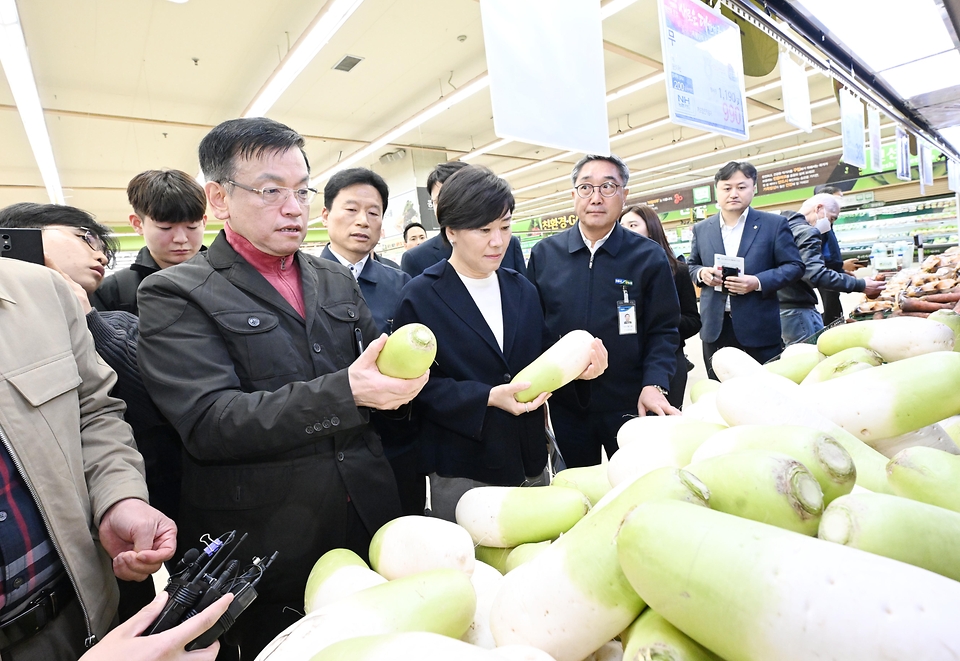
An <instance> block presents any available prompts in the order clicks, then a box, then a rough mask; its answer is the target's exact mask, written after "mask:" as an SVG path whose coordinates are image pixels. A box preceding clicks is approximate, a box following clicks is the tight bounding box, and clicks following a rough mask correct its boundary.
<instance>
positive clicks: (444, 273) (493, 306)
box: [394, 166, 607, 519]
mask: <svg viewBox="0 0 960 661" xmlns="http://www.w3.org/2000/svg"><path fill="white" fill-rule="evenodd" d="M513 208H514V200H513V194H512V193H511V192H510V185H509V184H508V183H507V182H506V181H504V180H503V179H501V178H499V177H497V176H496V175H495V174H493V173H492V172H491V171H489V170H487V169H486V168H481V167H476V166H470V167H466V168H463V169H462V170H460V171H459V172H457V173H455V174H454V175H453V176H452V177H450V178H449V179H448V180H447V181H446V182H445V183H444V185H443V188H442V189H441V191H440V198H439V201H438V205H437V216H438V219H439V222H440V231H441V235H442V236H443V237H444V240H445V241H448V242H449V243H450V244H451V246H452V254H451V256H450V258H449V260H442V261H440V262H438V263H437V264H434V265H433V266H431V267H429V268H427V269H426V270H425V271H424V272H423V273H422V274H421V275H420V276H418V277H416V278H414V279H413V280H411V281H410V282H409V283H408V284H407V285H406V286H405V287H404V289H403V291H402V292H401V295H400V303H399V306H398V308H397V312H396V314H395V315H394V327H395V328H399V327H400V326H402V325H404V324H409V323H412V322H420V323H423V324H426V325H427V326H428V327H429V328H430V329H431V330H432V331H433V333H434V334H435V335H436V337H437V358H436V362H435V364H434V365H433V366H432V367H431V369H430V380H429V381H428V382H427V385H426V386H424V388H423V390H422V391H421V392H420V394H419V395H418V396H417V398H416V399H415V400H414V405H415V406H416V407H417V409H418V412H419V415H420V417H421V421H422V423H421V430H420V435H419V444H420V459H421V466H420V467H421V472H423V473H424V474H427V475H430V478H431V479H430V485H431V500H432V509H433V513H434V514H435V515H436V516H440V517H442V518H446V519H453V514H454V511H455V508H456V503H457V500H458V499H459V497H460V495H462V494H463V492H465V491H466V490H467V489H470V488H472V487H474V486H480V485H490V484H492V485H501V486H519V485H521V484H524V483H525V482H527V483H530V482H533V481H535V479H536V478H538V477H539V476H540V475H541V474H542V472H543V468H544V465H545V464H546V460H547V451H546V447H547V446H546V436H545V433H544V421H545V419H544V410H543V403H544V402H545V401H546V399H547V397H548V396H549V395H548V394H547V393H543V394H541V395H540V396H539V397H537V398H536V399H535V400H533V401H532V402H530V403H528V404H521V403H520V402H518V401H517V400H516V399H515V397H514V395H515V394H516V393H518V392H520V391H521V390H524V389H525V388H527V387H528V386H529V384H524V383H516V384H511V383H510V381H511V380H512V379H513V375H514V374H516V373H517V372H519V371H520V370H521V369H523V368H524V367H526V366H527V365H529V364H530V363H531V362H532V361H533V360H534V359H536V358H537V357H538V356H539V355H540V354H541V353H543V351H544V350H545V349H546V348H547V347H548V346H550V344H552V343H553V342H554V341H556V339H558V338H550V337H548V336H547V330H546V326H545V325H544V322H543V312H542V310H541V308H540V301H539V297H538V295H537V290H536V288H534V286H533V285H532V284H530V282H529V281H528V280H527V279H526V278H524V277H523V276H521V275H520V274H518V273H517V272H516V271H514V270H512V269H507V268H502V269H501V268H499V267H500V262H501V261H502V259H503V255H504V251H505V250H506V248H507V246H508V245H509V241H510V220H511V216H512V213H513ZM606 361H607V356H606V351H605V350H604V349H603V345H602V343H600V341H599V340H596V341H595V347H594V350H593V353H592V363H591V365H590V366H589V367H588V368H587V369H586V370H585V371H584V373H583V374H582V375H581V376H580V378H581V379H591V378H594V377H596V376H598V375H599V374H601V373H602V372H603V370H604V369H606Z"/></svg>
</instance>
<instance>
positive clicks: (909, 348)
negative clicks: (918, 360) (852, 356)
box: [817, 317, 955, 363]
mask: <svg viewBox="0 0 960 661" xmlns="http://www.w3.org/2000/svg"><path fill="white" fill-rule="evenodd" d="M954 342H955V337H954V334H953V330H951V329H950V327H949V326H945V325H944V324H941V323H939V322H936V321H930V320H929V319H924V318H923V317H891V318H889V319H870V320H867V321H858V322H856V323H854V324H842V325H840V326H834V327H833V328H830V329H828V330H826V331H824V332H823V334H822V335H820V337H819V338H818V339H817V348H818V349H820V353H822V354H824V355H827V356H832V355H833V354H835V353H838V352H840V351H843V350H844V349H849V348H850V347H863V348H865V349H871V350H872V351H876V352H877V354H879V355H880V357H881V358H882V359H883V362H885V363H890V362H893V361H895V360H903V359H904V358H910V357H912V356H920V355H922V354H927V353H933V352H936V351H953V345H954Z"/></svg>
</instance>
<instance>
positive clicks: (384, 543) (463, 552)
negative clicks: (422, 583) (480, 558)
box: [370, 516, 476, 581]
mask: <svg viewBox="0 0 960 661" xmlns="http://www.w3.org/2000/svg"><path fill="white" fill-rule="evenodd" d="M475 561H476V557H475V556H474V552H473V540H472V539H471V538H470V533H468V532H467V531H466V530H465V529H464V528H462V527H461V526H458V525H457V524H456V523H451V522H450V521H444V520H443V519H434V518H432V517H428V516H401V517H400V518H398V519H394V520H393V521H388V522H387V523H385V524H383V525H382V526H381V527H380V530H378V531H377V532H376V534H375V535H374V536H373V539H372V540H370V566H371V567H373V569H374V571H376V572H377V573H378V574H380V575H381V576H383V577H384V578H386V579H387V580H390V581H392V580H394V579H396V578H402V577H404V576H411V575H413V574H418V573H420V572H423V571H427V570H430V569H440V568H450V569H459V570H460V571H462V572H464V573H466V574H467V575H468V576H469V575H470V574H472V573H473V564H474V562H475Z"/></svg>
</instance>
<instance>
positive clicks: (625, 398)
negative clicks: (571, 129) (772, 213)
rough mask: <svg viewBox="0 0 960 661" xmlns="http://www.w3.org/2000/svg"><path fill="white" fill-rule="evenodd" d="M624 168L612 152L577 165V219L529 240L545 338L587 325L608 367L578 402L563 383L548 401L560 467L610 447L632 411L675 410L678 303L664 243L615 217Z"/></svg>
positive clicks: (591, 460)
mask: <svg viewBox="0 0 960 661" xmlns="http://www.w3.org/2000/svg"><path fill="white" fill-rule="evenodd" d="M629 177H630V170H629V169H628V168H627V166H626V165H625V164H624V163H623V161H622V160H620V159H619V158H617V157H616V156H597V155H589V156H585V157H584V158H583V159H581V160H580V162H579V163H577V165H576V166H574V169H573V186H574V189H573V191H572V192H571V195H572V196H573V202H574V209H575V210H576V213H577V218H578V222H577V224H576V225H575V226H574V227H572V228H570V229H568V230H565V231H563V232H560V233H559V234H555V235H553V236H550V237H547V238H545V239H543V240H542V241H540V242H539V243H537V245H535V246H534V248H533V251H532V252H531V254H530V261H529V263H528V264H527V276H528V277H529V279H530V280H531V281H532V282H533V283H534V284H535V285H536V287H537V290H538V292H539V294H540V304H541V306H542V307H543V312H544V321H545V322H546V325H547V329H548V331H549V332H550V335H551V336H553V337H554V338H555V339H559V338H560V337H561V336H562V335H564V334H566V333H568V332H570V331H572V330H575V329H582V330H586V331H588V332H589V333H591V334H592V335H594V336H595V337H598V338H600V339H601V340H602V341H603V346H604V347H606V348H607V352H608V354H609V364H608V367H607V371H606V372H604V373H603V374H602V375H601V376H599V377H598V378H597V379H595V380H594V381H592V382H591V392H590V400H589V403H588V404H587V405H586V406H583V405H582V404H581V402H580V401H579V400H577V398H576V397H574V396H572V395H573V393H572V391H571V389H570V388H569V386H568V387H566V388H561V389H560V390H558V391H557V392H555V393H554V394H553V397H552V398H551V399H550V418H551V421H552V422H553V428H554V431H555V432H556V436H557V445H558V446H559V448H560V452H561V453H562V454H563V458H564V460H565V461H566V464H567V466H570V467H575V466H591V465H594V464H598V463H600V460H601V448H602V449H604V450H606V453H607V456H611V455H613V453H614V452H616V451H617V431H618V430H619V429H620V427H621V426H622V425H623V423H624V422H626V421H627V420H628V419H630V418H632V417H636V416H637V415H648V414H650V415H675V414H677V413H679V411H678V410H677V409H675V408H673V407H672V406H671V405H670V403H669V402H668V401H667V399H666V394H667V390H668V388H669V386H670V379H671V377H672V376H673V373H674V371H675V370H676V365H677V360H676V353H677V348H678V347H679V343H680V334H679V332H678V330H677V328H678V325H679V323H680V303H679V300H678V298H677V289H676V285H675V283H674V277H673V271H672V270H671V269H670V265H669V263H668V262H667V256H666V253H665V252H664V251H663V248H661V247H660V245H659V244H658V243H656V242H654V241H651V240H649V239H647V238H645V237H643V236H640V235H638V234H634V233H633V232H631V231H629V230H627V229H625V228H623V227H622V226H621V225H620V223H619V222H618V220H619V218H620V213H621V212H622V211H623V204H624V200H625V199H626V195H627V189H626V185H627V181H628V180H629Z"/></svg>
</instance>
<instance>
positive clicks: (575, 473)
mask: <svg viewBox="0 0 960 661" xmlns="http://www.w3.org/2000/svg"><path fill="white" fill-rule="evenodd" d="M550 486H552V487H569V488H571V489H576V490H577V491H579V492H580V493H582V494H583V495H584V496H586V497H587V499H588V500H589V501H590V506H591V507H593V506H594V505H596V504H597V501H599V500H600V499H601V498H603V497H604V496H605V495H606V494H607V492H608V491H610V489H611V487H612V485H611V484H610V480H608V479H607V467H606V466H604V465H603V464H597V465H595V466H580V467H577V468H566V469H564V470H562V471H560V472H559V473H557V474H556V475H554V476H553V479H552V480H551V481H550Z"/></svg>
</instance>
